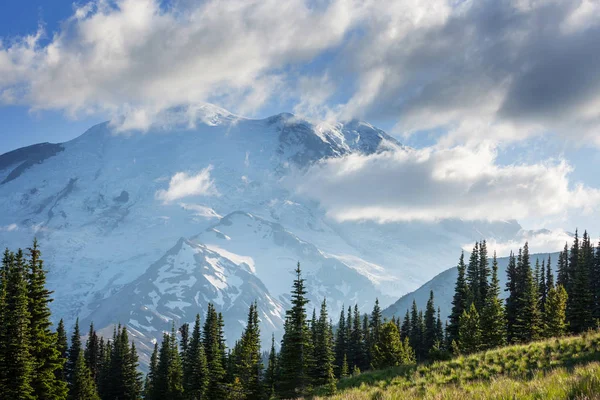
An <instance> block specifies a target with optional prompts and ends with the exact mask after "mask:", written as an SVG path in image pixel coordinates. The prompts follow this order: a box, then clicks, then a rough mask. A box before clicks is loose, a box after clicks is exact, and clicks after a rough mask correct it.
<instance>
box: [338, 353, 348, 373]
mask: <svg viewBox="0 0 600 400" xmlns="http://www.w3.org/2000/svg"><path fill="white" fill-rule="evenodd" d="M349 375H350V373H349V370H348V358H347V357H346V355H345V354H344V359H343V360H342V367H341V370H340V379H343V378H347V377H348V376H349Z"/></svg>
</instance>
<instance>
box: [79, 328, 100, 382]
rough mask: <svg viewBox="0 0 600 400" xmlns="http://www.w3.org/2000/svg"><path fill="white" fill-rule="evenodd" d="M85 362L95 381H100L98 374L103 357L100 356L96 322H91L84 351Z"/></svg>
mask: <svg viewBox="0 0 600 400" xmlns="http://www.w3.org/2000/svg"><path fill="white" fill-rule="evenodd" d="M83 357H84V359H85V363H86V365H87V367H88V368H89V370H90V373H91V374H92V379H93V380H94V382H98V374H99V371H100V365H101V363H102V359H101V358H100V339H99V338H98V334H97V333H96V330H95V329H94V323H93V322H92V323H90V331H89V333H88V338H87V341H86V344H85V351H84V352H83Z"/></svg>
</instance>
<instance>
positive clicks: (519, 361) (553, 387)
mask: <svg viewBox="0 0 600 400" xmlns="http://www.w3.org/2000/svg"><path fill="white" fill-rule="evenodd" d="M317 398H324V397H317ZM330 398H332V399H351V400H354V399H355V400H363V399H369V400H378V399H382V400H383V399H600V333H597V332H593V333H591V332H590V333H586V334H583V335H580V336H572V337H566V338H561V339H550V340H545V341H540V342H533V343H530V344H527V345H515V346H508V347H503V348H500V349H497V350H490V351H485V352H481V353H475V354H472V355H468V356H460V357H457V358H454V359H452V360H449V361H439V362H433V363H430V364H428V365H408V366H400V367H395V368H390V369H386V370H380V371H372V372H366V373H363V374H360V375H357V376H353V377H350V378H346V379H342V380H341V381H340V382H339V383H338V393H337V394H336V395H335V396H332V397H330Z"/></svg>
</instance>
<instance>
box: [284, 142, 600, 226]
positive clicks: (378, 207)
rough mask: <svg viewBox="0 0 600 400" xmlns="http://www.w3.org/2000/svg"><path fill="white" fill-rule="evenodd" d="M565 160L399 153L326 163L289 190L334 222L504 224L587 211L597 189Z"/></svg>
mask: <svg viewBox="0 0 600 400" xmlns="http://www.w3.org/2000/svg"><path fill="white" fill-rule="evenodd" d="M571 171H572V168H571V167H570V166H569V164H567V163H566V162H565V161H556V162H546V163H539V164H529V165H526V164H523V165H507V166H503V165H499V164H498V163H497V161H496V152H495V150H494V148H493V147H490V146H486V145H482V146H479V147H477V148H475V149H473V148H470V147H465V146H457V147H453V148H448V149H439V148H425V149H422V150H412V149H402V150H397V151H387V152H382V153H379V154H374V155H370V156H365V155H357V154H353V155H350V156H347V157H344V158H335V159H329V160H326V161H324V162H321V163H319V164H317V165H315V166H313V167H311V168H310V169H309V170H308V171H307V172H306V173H305V174H298V175H297V176H295V177H294V178H292V179H291V180H290V181H289V182H288V183H289V184H290V186H291V187H294V188H295V190H296V192H297V193H298V194H299V195H304V196H307V197H309V198H313V199H315V200H318V201H319V202H320V203H321V205H322V207H324V209H325V210H326V212H327V214H328V215H329V216H330V217H332V218H334V219H336V220H339V221H348V220H374V221H378V222H381V223H385V222H391V221H412V220H420V221H433V220H441V219H451V218H460V219H464V220H490V221H497V220H507V219H524V218H535V217H543V216H547V215H556V214H560V213H563V212H565V211H567V210H569V209H573V208H575V209H577V210H582V211H583V212H591V211H593V210H595V209H597V208H598V206H599V205H600V190H596V189H590V188H587V187H584V186H582V185H572V184H570V182H569V174H570V173H571Z"/></svg>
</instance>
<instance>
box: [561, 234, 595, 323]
mask: <svg viewBox="0 0 600 400" xmlns="http://www.w3.org/2000/svg"><path fill="white" fill-rule="evenodd" d="M574 254H577V255H578V256H577V258H575V257H574ZM571 255H572V258H571V262H570V265H571V272H572V274H573V279H572V282H571V291H570V292H568V293H569V297H568V300H567V317H568V318H569V324H570V328H571V330H572V331H573V332H574V333H581V332H584V331H586V330H588V329H590V328H592V327H593V310H594V297H593V293H592V284H591V280H590V272H592V271H593V266H594V249H593V247H592V244H591V240H590V238H589V236H588V234H587V231H586V232H584V233H583V238H582V240H581V244H579V243H578V242H577V236H575V243H574V244H573V248H572V249H571ZM569 305H570V307H569Z"/></svg>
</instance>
